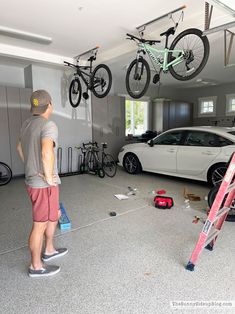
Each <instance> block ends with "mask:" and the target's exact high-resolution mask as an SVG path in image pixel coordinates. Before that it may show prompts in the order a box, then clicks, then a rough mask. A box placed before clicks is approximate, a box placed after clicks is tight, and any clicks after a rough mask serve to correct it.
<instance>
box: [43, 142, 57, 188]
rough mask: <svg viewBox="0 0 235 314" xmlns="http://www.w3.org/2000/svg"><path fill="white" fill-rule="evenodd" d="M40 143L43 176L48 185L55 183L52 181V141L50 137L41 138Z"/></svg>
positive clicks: (53, 158)
mask: <svg viewBox="0 0 235 314" xmlns="http://www.w3.org/2000/svg"><path fill="white" fill-rule="evenodd" d="M41 144H42V165H43V170H44V177H45V180H46V182H47V183H48V184H49V185H56V183H55V181H54V176H53V172H54V162H55V155H54V142H53V140H52V139H50V138H43V139H42V140H41Z"/></svg>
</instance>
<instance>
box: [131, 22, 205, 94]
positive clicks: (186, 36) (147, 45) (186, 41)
mask: <svg viewBox="0 0 235 314" xmlns="http://www.w3.org/2000/svg"><path fill="white" fill-rule="evenodd" d="M177 26H178V23H176V24H175V26H174V27H170V28H169V29H168V30H167V31H166V32H164V33H162V34H160V36H166V42H165V48H164V49H156V48H155V47H153V46H154V45H155V44H157V43H160V41H159V40H148V39H144V38H143V37H141V38H138V37H136V36H134V35H131V34H126V35H127V39H130V40H134V41H135V42H136V43H137V45H138V51H137V55H136V59H135V60H133V61H132V62H131V64H130V65H129V67H128V69H127V73H126V88H127V92H128V94H129V95H130V96H131V97H132V98H135V99H137V98H140V97H142V96H143V95H144V94H145V93H146V91H147V89H148V87H149V83H150V78H151V74H150V66H149V64H148V62H147V61H146V59H144V57H143V56H146V55H148V57H149V59H150V61H151V64H152V66H153V68H154V70H155V72H156V74H155V75H154V77H153V83H155V84H156V83H157V82H158V81H159V79H160V73H161V72H164V73H167V72H168V71H169V72H170V73H171V75H172V76H173V77H174V78H176V79H177V80H180V81H188V80H191V79H192V78H194V77H195V76H197V75H198V74H199V73H200V72H201V71H202V69H203V68H204V67H205V65H206V63H207V60H208V57H209V51H210V46H209V41H208V39H207V37H206V36H203V35H202V31H201V30H199V29H196V28H189V29H186V30H184V31H183V32H181V33H180V34H179V35H178V36H177V37H176V38H175V39H174V41H173V42H172V44H171V46H170V48H168V39H169V36H170V35H174V34H175V31H176V28H177ZM157 67H159V68H160V70H159V71H157Z"/></svg>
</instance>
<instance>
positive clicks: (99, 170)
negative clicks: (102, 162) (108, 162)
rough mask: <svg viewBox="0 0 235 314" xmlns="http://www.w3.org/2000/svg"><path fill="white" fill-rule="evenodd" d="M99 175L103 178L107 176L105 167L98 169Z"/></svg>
mask: <svg viewBox="0 0 235 314" xmlns="http://www.w3.org/2000/svg"><path fill="white" fill-rule="evenodd" d="M98 176H99V177H100V178H102V179H103V178H104V177H105V172H104V169H102V168H100V169H98Z"/></svg>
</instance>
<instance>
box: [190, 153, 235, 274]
mask: <svg viewBox="0 0 235 314" xmlns="http://www.w3.org/2000/svg"><path fill="white" fill-rule="evenodd" d="M234 175H235V153H233V155H232V158H231V161H230V163H229V166H228V169H227V171H226V173H225V176H224V179H223V181H222V183H221V185H220V187H219V190H218V193H217V194H216V197H215V200H214V202H213V204H212V207H211V210H210V212H209V215H208V217H207V219H206V221H205V224H204V226H203V229H202V231H201V233H200V235H199V239H198V241H197V244H196V246H195V248H194V250H193V253H192V255H191V257H190V260H189V262H188V264H187V265H186V269H187V270H190V271H193V270H194V267H195V265H196V263H197V260H198V258H199V255H200V253H201V252H202V250H203V248H206V249H207V250H209V251H212V250H213V247H214V244H215V242H216V240H217V237H218V234H219V232H220V230H221V229H222V226H223V223H224V221H225V219H226V217H227V215H228V212H229V210H230V207H231V205H232V203H233V200H234V197H235V181H234ZM223 203H224V204H223ZM222 204H223V205H222Z"/></svg>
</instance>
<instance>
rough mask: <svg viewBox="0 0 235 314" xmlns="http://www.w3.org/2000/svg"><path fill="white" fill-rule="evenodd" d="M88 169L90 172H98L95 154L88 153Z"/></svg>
mask: <svg viewBox="0 0 235 314" xmlns="http://www.w3.org/2000/svg"><path fill="white" fill-rule="evenodd" d="M87 169H88V171H90V172H96V171H97V161H96V158H95V156H94V153H93V152H88V153H87Z"/></svg>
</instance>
